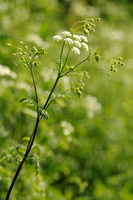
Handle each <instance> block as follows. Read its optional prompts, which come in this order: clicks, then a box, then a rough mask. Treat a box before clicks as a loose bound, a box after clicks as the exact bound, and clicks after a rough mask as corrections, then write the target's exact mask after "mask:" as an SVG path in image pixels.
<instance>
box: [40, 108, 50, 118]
mask: <svg viewBox="0 0 133 200" xmlns="http://www.w3.org/2000/svg"><path fill="white" fill-rule="evenodd" d="M41 115H42V117H43V118H44V119H46V120H48V118H49V115H48V113H47V112H46V111H44V110H42V112H41Z"/></svg>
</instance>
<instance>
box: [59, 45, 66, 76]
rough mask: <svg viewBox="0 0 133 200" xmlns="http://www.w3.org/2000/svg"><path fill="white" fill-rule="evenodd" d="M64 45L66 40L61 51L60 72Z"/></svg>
mask: <svg viewBox="0 0 133 200" xmlns="http://www.w3.org/2000/svg"><path fill="white" fill-rule="evenodd" d="M64 45H65V41H64V42H63V44H62V48H61V53H60V63H59V73H60V69H61V62H62V55H63V49H64Z"/></svg>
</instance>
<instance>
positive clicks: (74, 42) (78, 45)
mask: <svg viewBox="0 0 133 200" xmlns="http://www.w3.org/2000/svg"><path fill="white" fill-rule="evenodd" d="M73 44H74V45H75V46H76V47H79V48H81V43H80V42H79V41H77V40H74V41H73Z"/></svg>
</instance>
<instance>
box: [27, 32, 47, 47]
mask: <svg viewBox="0 0 133 200" xmlns="http://www.w3.org/2000/svg"><path fill="white" fill-rule="evenodd" d="M27 40H28V41H31V42H34V43H35V44H36V45H37V46H39V47H45V48H46V47H49V43H48V42H46V41H44V40H43V39H42V38H41V37H40V36H39V35H38V34H35V33H30V34H29V35H28V36H27Z"/></svg>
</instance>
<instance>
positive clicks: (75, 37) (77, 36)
mask: <svg viewBox="0 0 133 200" xmlns="http://www.w3.org/2000/svg"><path fill="white" fill-rule="evenodd" d="M73 38H74V39H75V40H78V41H79V42H80V41H81V38H80V36H79V35H73Z"/></svg>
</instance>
